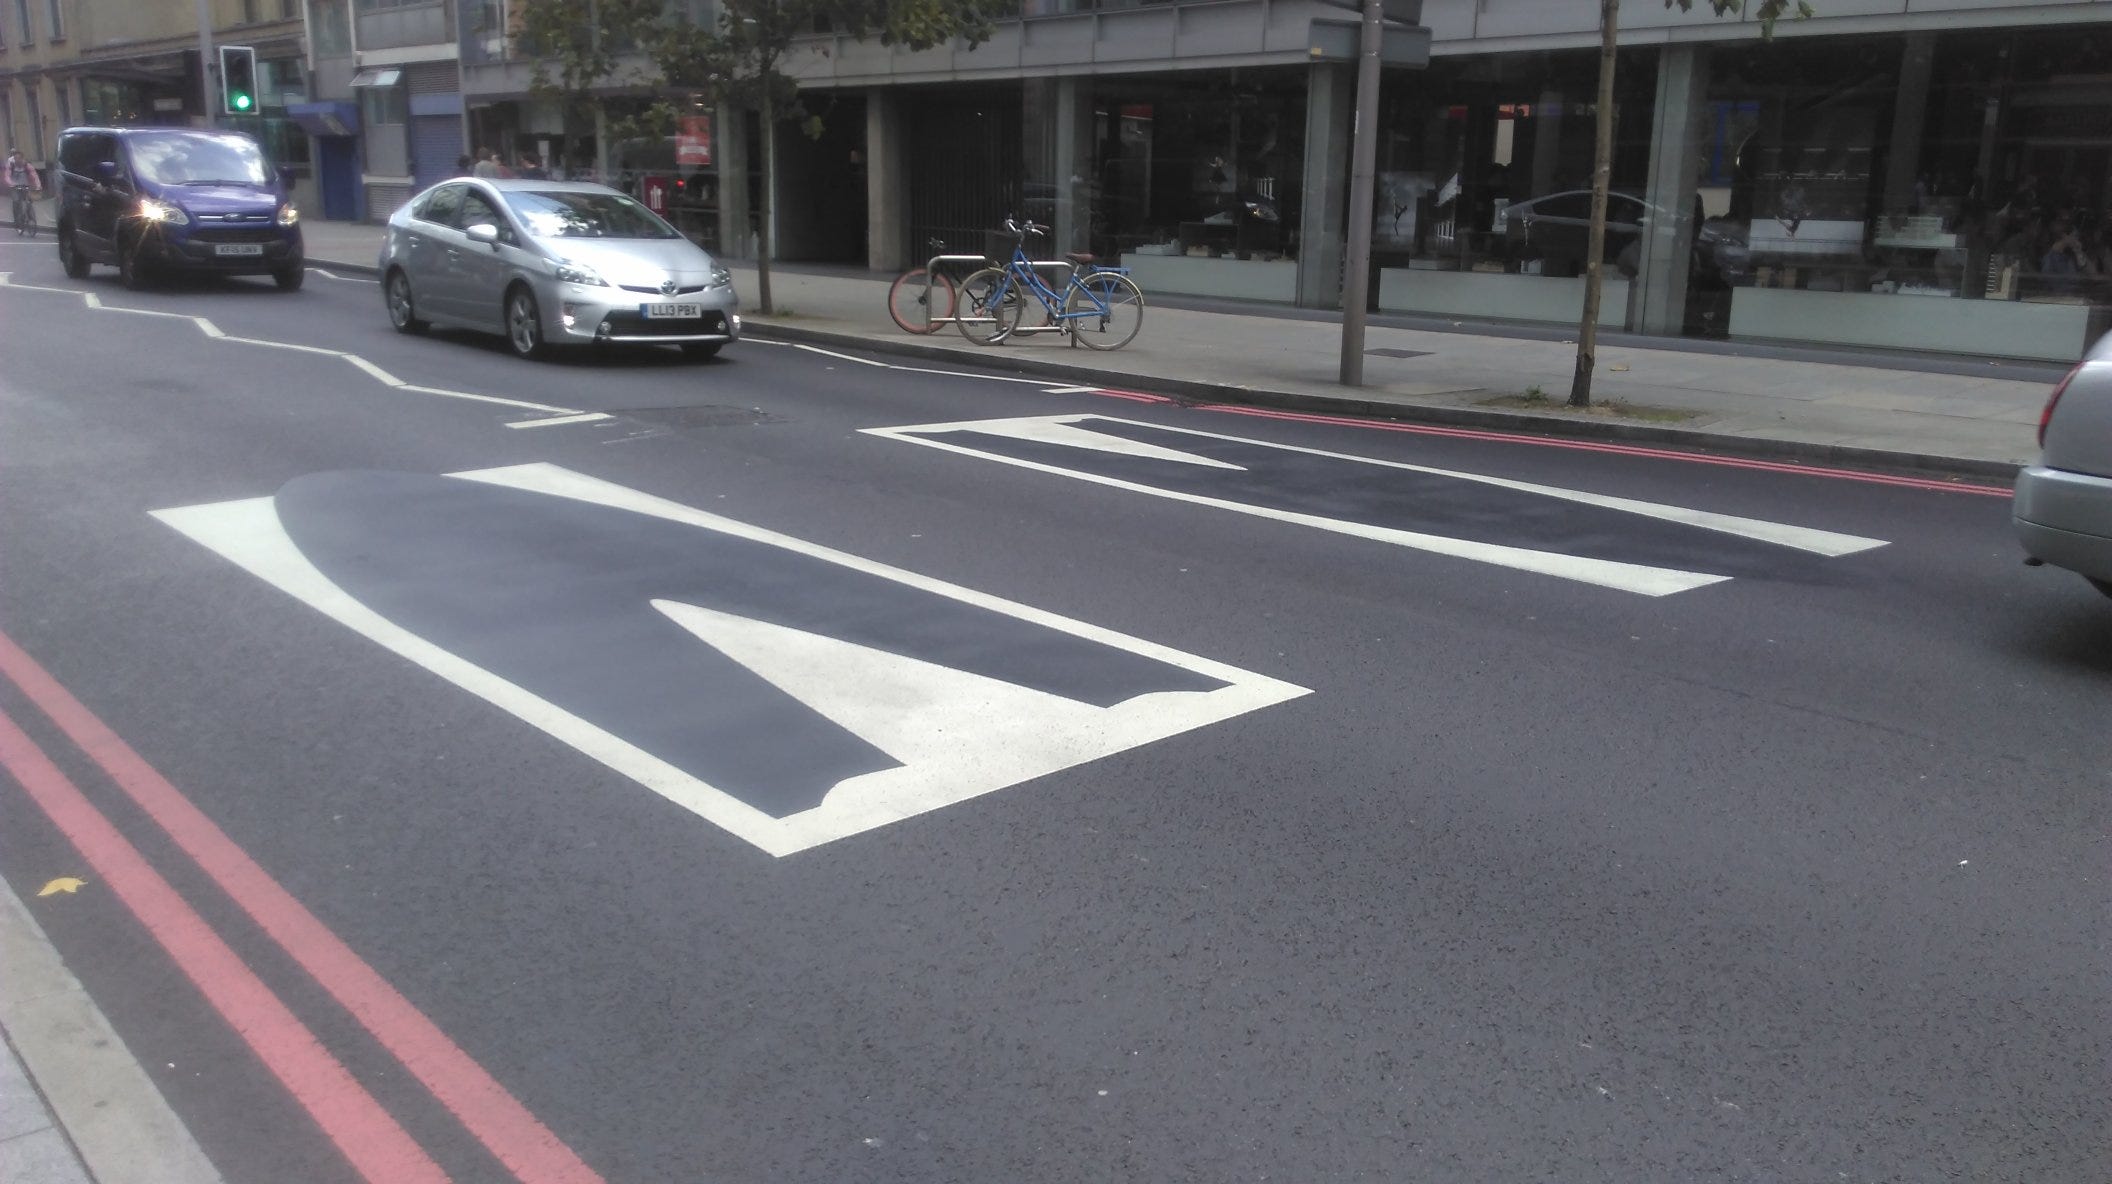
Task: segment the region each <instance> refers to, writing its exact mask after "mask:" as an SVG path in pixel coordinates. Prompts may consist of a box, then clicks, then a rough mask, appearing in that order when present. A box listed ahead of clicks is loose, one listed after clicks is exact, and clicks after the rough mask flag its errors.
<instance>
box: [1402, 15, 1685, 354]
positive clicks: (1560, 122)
mask: <svg viewBox="0 0 2112 1184" xmlns="http://www.w3.org/2000/svg"><path fill="white" fill-rule="evenodd" d="M1656 61H1657V59H1656V54H1655V51H1648V50H1624V51H1622V53H1621V56H1620V59H1619V61H1618V63H1617V67H1616V72H1615V80H1616V84H1617V86H1616V91H1615V96H1614V102H1615V137H1614V153H1613V173H1612V189H1613V192H1612V193H1611V194H1609V196H1608V201H1607V210H1606V239H1605V253H1604V271H1603V273H1602V274H1603V275H1604V277H1605V286H1604V295H1603V298H1602V302H1601V313H1600V317H1601V322H1602V323H1610V324H1615V325H1618V324H1620V323H1621V322H1622V321H1623V319H1624V317H1625V312H1626V305H1627V294H1628V283H1629V281H1630V280H1631V279H1632V278H1633V277H1634V276H1635V273H1636V270H1637V266H1638V259H1639V244H1640V241H1641V236H1642V234H1643V232H1644V228H1645V227H1646V226H1650V225H1655V224H1658V223H1659V222H1677V221H1679V220H1680V219H1683V218H1687V217H1691V213H1690V212H1688V211H1681V210H1660V209H1657V208H1655V207H1654V206H1652V205H1651V204H1650V202H1649V201H1647V200H1646V196H1645V190H1646V182H1647V178H1648V174H1649V160H1650V144H1651V112H1652V107H1653V102H1654V92H1655V89H1656V82H1657V80H1656ZM1597 94H1598V56H1597V55H1596V54H1594V53H1588V52H1583V53H1526V54H1506V55H1502V56H1497V57H1480V58H1472V59H1442V60H1439V61H1435V62H1432V63H1431V65H1430V67H1429V69H1427V70H1424V71H1416V72H1403V73H1401V74H1398V75H1391V76H1389V77H1388V80H1387V83H1386V87H1385V90H1384V91H1383V93H1382V96H1381V114H1380V124H1379V132H1380V155H1379V176H1378V186H1379V192H1378V194H1377V198H1376V201H1375V203H1374V206H1375V214H1376V218H1377V222H1376V225H1375V226H1374V227H1373V235H1372V252H1373V259H1374V263H1375V265H1376V266H1377V267H1378V269H1379V277H1378V278H1379V284H1378V288H1379V305H1380V307H1381V308H1387V309H1395V310H1400V311H1409V312H1429V313H1439V314H1445V315H1466V316H1480V317H1490V318H1500V319H1506V320H1533V321H1546V322H1557V323H1570V324H1573V323H1575V321H1576V320H1577V318H1578V317H1579V316H1580V315H1581V314H1582V310H1583V280H1582V276H1583V274H1584V271H1585V267H1586V264H1587V262H1588V259H1589V252H1590V246H1591V182H1592V172H1593V165H1594V160H1593V158H1594V150H1595V147H1596V142H1597V135H1598V109H1597Z"/></svg>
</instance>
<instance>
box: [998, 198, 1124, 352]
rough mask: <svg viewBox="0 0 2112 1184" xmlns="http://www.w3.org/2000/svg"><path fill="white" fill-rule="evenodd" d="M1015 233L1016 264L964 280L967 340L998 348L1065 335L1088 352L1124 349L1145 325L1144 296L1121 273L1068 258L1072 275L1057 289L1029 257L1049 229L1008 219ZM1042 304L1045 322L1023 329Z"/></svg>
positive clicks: (1082, 259)
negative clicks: (1030, 337) (1033, 242)
mask: <svg viewBox="0 0 2112 1184" xmlns="http://www.w3.org/2000/svg"><path fill="white" fill-rule="evenodd" d="M1005 229H1006V230H1008V231H1010V232H1011V233H1012V235H1013V243H1012V261H1011V262H1010V263H1008V264H1006V265H1005V266H1003V267H986V268H984V269H983V270H981V271H978V272H976V273H975V274H974V275H971V276H969V277H968V278H967V279H966V280H963V281H962V282H961V289H960V291H961V296H960V316H959V318H958V319H959V322H960V326H961V336H963V337H966V338H967V339H968V340H970V341H973V342H975V343H976V344H977V345H996V344H997V343H998V342H1000V341H1003V340H1004V339H1005V338H1007V337H1010V336H1012V335H1013V334H1014V333H1063V334H1066V335H1068V336H1069V337H1070V339H1071V341H1072V343H1073V344H1083V345H1084V346H1085V347H1086V348H1087V349H1121V348H1122V347H1123V346H1125V345H1128V344H1129V343H1130V342H1131V341H1132V340H1134V339H1135V338H1136V336H1137V330H1138V329H1141V328H1143V326H1144V293H1143V291H1142V290H1141V289H1139V288H1138V287H1137V285H1136V283H1135V281H1133V280H1131V279H1130V278H1129V277H1128V276H1127V275H1125V274H1123V273H1122V271H1121V269H1119V268H1112V267H1100V266H1097V265H1095V264H1094V262H1093V257H1092V256H1091V255H1066V256H1064V259H1063V262H1064V263H1068V264H1069V265H1070V275H1069V277H1068V278H1067V279H1066V280H1065V281H1064V283H1063V285H1062V287H1061V288H1060V289H1059V288H1055V287H1051V286H1050V285H1049V283H1048V281H1046V280H1044V279H1043V278H1042V276H1041V271H1040V268H1042V267H1047V266H1049V264H1047V263H1042V264H1039V265H1037V264H1036V263H1035V262H1034V261H1033V260H1032V259H1029V258H1027V239H1028V238H1030V237H1034V238H1039V237H1041V236H1043V235H1046V234H1047V233H1048V230H1049V228H1048V227H1046V226H1040V225H1037V224H1035V223H1033V222H1028V223H1025V224H1024V225H1022V224H1019V223H1016V222H1014V221H1012V220H1011V219H1009V218H1008V219H1006V220H1005ZM1029 297H1031V298H1033V299H1034V300H1036V301H1038V302H1039V303H1040V305H1041V308H1042V311H1043V312H1044V313H1045V314H1047V317H1048V320H1047V322H1046V323H1045V324H1041V325H1034V326H1026V327H1022V326H1021V325H1020V321H1021V320H1022V319H1023V318H1024V316H1025V315H1026V311H1027V300H1028V298H1029Z"/></svg>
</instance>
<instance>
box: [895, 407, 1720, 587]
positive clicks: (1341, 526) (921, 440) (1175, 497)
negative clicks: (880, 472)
mask: <svg viewBox="0 0 2112 1184" xmlns="http://www.w3.org/2000/svg"><path fill="white" fill-rule="evenodd" d="M968 427H969V425H967V424H940V425H925V426H923V427H915V428H865V429H862V430H863V431H864V432H865V433H866V434H868V435H873V436H880V437H883V438H886V439H891V440H901V441H904V442H906V443H910V444H921V445H923V446H924V447H926V448H937V449H939V450H941V451H944V452H953V453H958V454H960V455H962V456H972V457H976V458H978V459H981V460H992V461H996V462H998V463H999V464H1007V465H1013V466H1015V467H1018V468H1022V469H1033V470H1034V471H1036V472H1041V473H1053V474H1055V475H1057V476H1059V477H1071V478H1074V479H1077V480H1080V481H1090V482H1092V483H1093V484H1095V485H1105V486H1108V487H1110V488H1113V489H1126V490H1128V491H1130V492H1132V493H1142V494H1148V495H1150V496H1152V497H1163V498H1166V499H1168V500H1171V501H1177V502H1187V503H1189V504H1191V505H1197V506H1210V507H1212V508H1215V509H1219V510H1230V511H1232V512H1233V513H1236V514H1248V515H1251V516H1253V517H1256V518H1268V519H1273V520H1274V521H1277V522H1288V523H1291V524H1293V525H1297V526H1309V527H1312V528H1313V529H1316V530H1325V531H1330V532H1332V533H1335V534H1344V535H1349V536H1352V537H1354V538H1361V539H1369V540H1371V541H1373V542H1380V543H1391V544H1393V545H1394V546H1399V547H1409V548H1412V549H1414V550H1418V551H1428V552H1430V553H1432V554H1435V555H1446V556H1450V557H1452V558H1455V559H1471V560H1474V561H1476V562H1478V563H1487V564H1492V565H1494V566H1496V567H1507V568H1511V569H1513V570H1516V571H1529V572H1535V573H1538V574H1540V575H1549V576H1558V577H1560V578H1562V579H1566V580H1575V581H1577V582H1579V583H1584V584H1592V585H1596V586H1598V587H1601V588H1612V589H1615V590H1617V591H1622V592H1634V593H1637V594H1639V595H1643V596H1670V595H1671V594H1673V593H1675V592H1687V591H1691V590H1693V589H1695V588H1704V587H1707V586H1708V585H1710V584H1720V583H1723V582H1724V581H1725V580H1728V579H1730V577H1729V576H1719V575H1711V574H1709V573H1706V572H1694V571H1682V570H1680V569H1678V568H1669V567H1651V566H1648V565H1645V564H1640V563H1622V562H1620V561H1618V560H1613V559H1591V558H1587V557H1584V556H1578V555H1564V554H1561V553H1559V552H1555V551H1535V550H1532V549H1530V548H1527V547H1511V546H1505V545H1504V544H1501V543H1482V542H1475V541H1472V540H1468V539H1456V538H1450V537H1447V536H1445V535H1435V534H1424V533H1422V532H1420V531H1412V530H1400V529H1396V528H1394V527H1387V526H1371V525H1368V524H1366V523H1362V522H1347V521H1344V520H1342V519H1339V518H1325V517H1322V516H1320V515H1318V514H1303V513H1299V512H1297V511H1294V510H1279V509H1276V508H1275V507H1273V506H1257V505H1251V504H1249V503H1246V502H1235V501H1229V500H1227V499H1224V498H1216V497H1208V496H1205V495H1203V494H1199V493H1184V492H1181V491H1179V490H1172V489H1160V488H1159V487H1157V486H1154V485H1145V484H1142V483H1139V482H1135V481H1124V480H1121V479H1120V478H1116V477H1104V476H1101V475H1099V474H1097V473H1086V472H1080V471H1079V470H1076V469H1065V468H1060V467H1058V466H1056V465H1048V464H1042V463H1041V462H1039V461H1031V460H1022V459H1020V458H1018V457H1011V456H1004V455H1002V454H999V453H994V452H984V451H981V450H979V449H975V448H969V447H966V446H963V445H960V444H954V443H951V442H949V441H945V440H934V439H930V438H928V437H925V436H920V435H917V434H916V433H918V432H922V431H934V430H938V431H959V430H964V429H966V428H968Z"/></svg>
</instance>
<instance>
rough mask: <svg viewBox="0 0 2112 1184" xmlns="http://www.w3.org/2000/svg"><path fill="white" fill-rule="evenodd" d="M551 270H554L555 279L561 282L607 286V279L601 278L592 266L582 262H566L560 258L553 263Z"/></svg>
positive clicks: (595, 286) (592, 286)
mask: <svg viewBox="0 0 2112 1184" xmlns="http://www.w3.org/2000/svg"><path fill="white" fill-rule="evenodd" d="M552 270H553V271H555V272H556V274H557V281H558V282H559V283H561V284H585V285H586V286H587V287H589V288H606V287H608V286H609V281H607V280H605V279H603V278H601V276H600V275H599V274H598V273H596V272H595V270H594V269H593V268H591V267H588V266H587V265H586V264H584V263H566V262H564V261H562V260H560V261H559V262H557V263H556V264H555V265H553V267H552Z"/></svg>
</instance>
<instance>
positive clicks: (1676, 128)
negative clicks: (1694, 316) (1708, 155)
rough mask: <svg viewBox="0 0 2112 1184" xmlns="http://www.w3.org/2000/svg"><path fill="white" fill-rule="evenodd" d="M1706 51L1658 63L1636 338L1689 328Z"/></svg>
mask: <svg viewBox="0 0 2112 1184" xmlns="http://www.w3.org/2000/svg"><path fill="white" fill-rule="evenodd" d="M1708 52H1709V51H1708V49H1707V48H1706V47H1701V46H1694V45H1669V46H1666V47H1665V48H1664V49H1663V50H1662V51H1660V54H1659V57H1658V65H1657V103H1656V106H1655V108H1654V110H1653V112H1652V116H1651V121H1650V177H1649V187H1648V189H1647V190H1646V191H1645V197H1646V199H1647V200H1648V201H1649V202H1650V205H1651V207H1652V209H1651V213H1650V225H1649V226H1648V227H1647V228H1646V229H1645V230H1644V232H1643V236H1642V240H1641V243H1640V244H1639V245H1640V247H1641V251H1640V255H1639V258H1638V261H1637V266H1636V272H1637V274H1636V278H1635V280H1634V282H1632V283H1631V284H1630V285H1629V288H1628V327H1629V328H1630V329H1631V330H1633V331H1635V332H1639V333H1659V334H1666V335H1671V336H1677V335H1678V334H1679V333H1680V331H1681V330H1682V329H1683V328H1684V327H1685V325H1686V313H1687V270H1688V268H1689V266H1690V265H1691V262H1692V257H1693V252H1694V236H1695V234H1696V233H1698V232H1699V231H1700V230H1701V225H1700V221H1699V219H1698V218H1697V217H1696V214H1697V210H1698V207H1699V203H1698V202H1696V201H1695V187H1696V186H1697V185H1699V184H1700V183H1701V166H1702V154H1703V143H1704V140H1703V137H1704V136H1705V135H1706V134H1707V130H1708V116H1709V103H1708V97H1709V96H1708V90H1709V59H1708Z"/></svg>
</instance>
